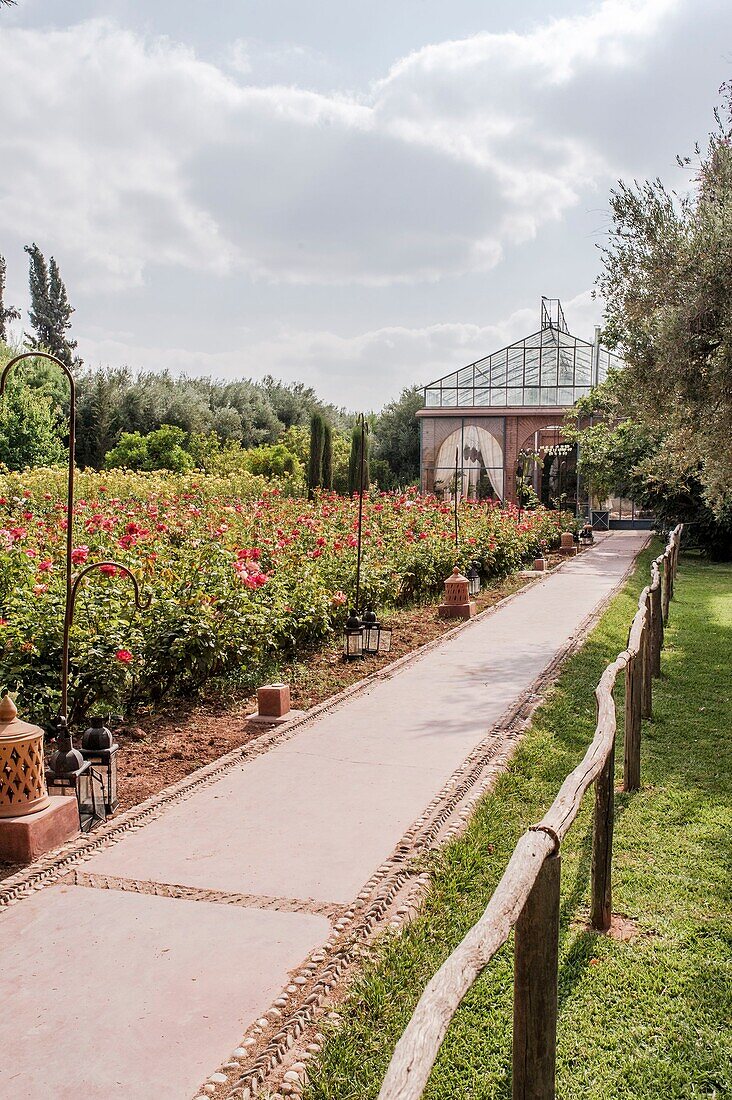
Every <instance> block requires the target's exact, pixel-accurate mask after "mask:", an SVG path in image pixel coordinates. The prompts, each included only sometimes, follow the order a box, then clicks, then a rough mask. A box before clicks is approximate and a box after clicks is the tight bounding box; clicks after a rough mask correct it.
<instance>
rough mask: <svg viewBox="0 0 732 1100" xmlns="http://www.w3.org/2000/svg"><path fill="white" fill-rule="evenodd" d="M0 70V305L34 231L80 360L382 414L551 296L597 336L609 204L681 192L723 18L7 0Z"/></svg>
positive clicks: (727, 67) (453, 2)
mask: <svg viewBox="0 0 732 1100" xmlns="http://www.w3.org/2000/svg"><path fill="white" fill-rule="evenodd" d="M0 74H2V75H1V77H0V79H1V80H2V102H3V123H2V127H0V157H1V161H0V163H1V164H2V171H1V173H0V253H2V254H3V255H4V256H5V258H6V261H7V265H8V286H7V290H6V304H8V303H10V304H13V305H16V306H18V307H20V308H22V309H23V310H27V307H28V292H27V257H26V256H25V254H24V253H23V246H24V245H25V244H27V243H30V242H31V241H35V242H37V244H38V245H39V246H40V247H41V249H42V250H43V252H44V253H45V254H46V255H47V256H49V255H54V256H55V257H56V259H57V261H58V263H59V266H60V268H61V272H62V275H63V277H64V280H65V282H66V286H67V290H68V293H69V298H70V300H71V302H72V304H73V305H74V307H75V311H76V312H75V314H74V317H73V332H72V334H73V336H74V337H75V338H76V339H77V340H78V342H79V351H80V353H81V354H82V356H83V357H84V360H85V361H86V363H87V364H89V365H92V366H96V365H99V364H102V365H106V364H109V365H112V366H121V365H125V364H126V365H128V366H130V367H132V368H135V369H137V368H141V369H143V368H144V369H151V370H160V369H164V368H167V369H169V370H171V371H173V372H175V373H179V372H185V373H188V374H195V375H212V376H214V377H222V378H241V377H245V378H255V379H256V378H261V377H262V376H264V375H265V374H273V375H275V376H276V377H279V378H282V379H283V380H285V381H302V382H305V383H306V384H307V385H311V386H313V387H315V389H316V390H317V391H318V393H319V394H321V395H322V396H323V397H324V398H325V399H327V400H329V401H332V402H333V403H335V404H336V405H339V406H345V407H347V408H349V409H353V410H358V409H377V408H379V407H381V406H382V405H383V404H384V403H386V402H388V401H390V400H393V399H394V398H396V397H397V396H398V394H399V392H400V391H401V389H402V388H403V387H405V386H409V385H413V384H415V383H419V384H426V383H427V382H429V381H431V380H432V379H433V378H438V377H440V376H441V375H443V374H447V373H449V372H450V371H452V370H454V369H456V368H457V367H459V366H461V365H463V364H464V363H468V362H471V361H473V360H475V359H478V358H480V357H482V356H483V355H486V354H489V353H490V352H491V351H495V350H496V349H497V348H499V347H501V346H502V345H503V344H505V343H506V342H508V341H509V340H512V339H517V338H519V337H521V336H524V335H528V334H529V333H530V332H531V331H534V330H535V329H536V328H537V327H538V321H539V304H540V297H541V295H542V294H545V295H547V296H549V297H559V298H561V299H562V302H563V305H564V309H565V314H566V317H567V321H568V323H569V327H570V329H571V331H572V332H574V333H575V334H576V335H578V336H584V337H586V338H591V337H592V330H593V326H594V325H595V324H596V323H599V322H600V321H601V314H602V303H601V302H599V301H597V300H594V299H593V296H592V288H593V284H594V281H595V278H596V276H597V274H598V271H599V267H600V253H599V249H600V247H601V246H602V244H603V242H604V240H605V239H606V234H607V232H608V229H609V225H610V220H609V211H608V198H609V192H610V189H611V187H612V186H613V185H614V183H615V182H616V181H617V180H618V179H625V180H632V179H634V178H638V179H645V178H653V177H656V176H660V177H662V178H663V179H664V181H665V182H666V183H667V184H668V185H669V186H671V187H673V188H676V189H679V190H683V189H685V188H686V187H688V185H689V176H688V173H684V172H683V171H682V170H681V169H679V168H678V167H677V165H676V154H677V153H681V154H684V153H690V152H692V151H693V147H694V143H695V142H697V141H699V142H701V143H702V144H703V142H704V140H705V137H706V135H707V133H708V132H709V130H710V129H711V128H712V126H713V121H714V120H713V109H714V107H715V105H716V104H717V103H718V102H719V96H718V89H719V86H720V84H721V83H722V82H723V81H724V80H726V79H729V78H730V77H732V5H730V3H729V0H597V2H588V0H554V3H553V4H551V5H547V4H545V3H542V4H540V3H538V2H536V0H450V3H445V0H369V2H368V3H363V0H359V2H358V3H355V2H353V0H217V2H216V3H211V2H209V3H204V2H203V0H198V2H197V3H194V2H193V0H153V2H151V0H53V3H49V0H17V5H16V6H15V7H11V8H7V7H4V6H3V7H0ZM27 326H28V321H27V318H26V319H25V327H26V328H27ZM21 333H22V327H21V326H15V335H16V336H17V337H18V338H20V337H21Z"/></svg>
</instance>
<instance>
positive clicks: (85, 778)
mask: <svg viewBox="0 0 732 1100" xmlns="http://www.w3.org/2000/svg"><path fill="white" fill-rule="evenodd" d="M56 738H57V744H58V748H57V749H56V751H55V752H54V753H53V754H52V755H51V758H50V759H49V761H48V768H47V769H46V784H47V786H48V793H49V794H56V795H65V796H67V797H70V798H76V801H77V803H78V806H79V822H80V825H81V831H82V832H83V833H89V832H91V830H92V829H96V828H97V826H98V825H101V824H103V822H104V821H105V820H106V816H107V815H106V812H105V808H104V784H103V783H102V777H101V776H100V775H99V774H98V772H96V771H94V769H93V768H92V766H91V764H90V763H89V761H88V760H85V759H84V757H83V756H82V755H81V753H80V752H79V750H78V749H75V748H74V744H73V741H72V740H71V733H70V731H69V728H68V726H67V724H66V719H65V718H59V719H58V722H57V725H56Z"/></svg>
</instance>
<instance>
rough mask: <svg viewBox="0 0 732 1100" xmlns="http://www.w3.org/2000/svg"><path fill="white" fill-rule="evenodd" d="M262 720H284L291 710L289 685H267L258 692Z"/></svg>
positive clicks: (258, 704) (258, 705)
mask: <svg viewBox="0 0 732 1100" xmlns="http://www.w3.org/2000/svg"><path fill="white" fill-rule="evenodd" d="M257 707H258V712H259V716H260V718H284V716H285V715H286V714H287V713H288V711H289V709H290V685H289V684H265V685H264V686H263V687H261V688H259V690H258V691H257Z"/></svg>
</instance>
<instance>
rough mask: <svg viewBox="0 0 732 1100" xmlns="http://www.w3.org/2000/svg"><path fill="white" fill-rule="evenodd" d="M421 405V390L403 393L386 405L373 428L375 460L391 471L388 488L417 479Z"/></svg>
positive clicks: (412, 389)
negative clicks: (418, 417) (418, 415)
mask: <svg viewBox="0 0 732 1100" xmlns="http://www.w3.org/2000/svg"><path fill="white" fill-rule="evenodd" d="M423 405H424V396H423V393H422V389H421V387H420V386H410V387H409V388H408V389H404V390H402V393H401V396H400V397H399V399H398V400H397V401H392V402H391V403H390V404H389V405H386V406H385V407H384V408H383V409H382V411H381V413H380V414H379V416H377V418H376V423H375V426H374V436H375V447H374V450H375V452H376V457H377V458H380V459H383V460H384V462H386V463H387V465H388V467H389V470H390V471H391V475H392V476H391V484H390V485H387V486H385V488H391V487H392V486H393V485H405V484H411V483H413V482H415V481H417V479H418V478H419V421H418V419H417V412H418V411H419V410H420V409H421V408H422V406H423Z"/></svg>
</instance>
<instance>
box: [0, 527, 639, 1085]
mask: <svg viewBox="0 0 732 1100" xmlns="http://www.w3.org/2000/svg"><path fill="white" fill-rule="evenodd" d="M644 541H645V535H644V534H643V533H633V532H618V533H615V534H613V535H611V536H608V537H607V538H605V539H603V540H602V541H601V542H600V543H599V544H598V545H597V546H596V547H595V548H594V549H593V550H591V551H590V552H588V553H586V554H583V555H582V556H581V557H579V558H576V559H574V560H572V561H570V562H568V563H567V564H566V565H565V566H564V567H563V568H562V569H561V570H559V571H558V572H557V573H555V574H552V575H550V576H548V577H547V578H546V579H545V580H542V581H540V582H538V583H536V584H534V585H532V586H530V587H528V588H527V589H525V590H523V591H522V592H521V593H520V594H519V595H518V596H516V597H515V598H514V599H512V600H510V601H508V602H507V603H505V604H503V605H501V606H500V607H499V608H498V609H497V610H496V611H495V612H493V613H492V614H488V615H485V616H484V617H482V618H480V619H478V620H476V621H474V622H473V623H471V624H470V625H469V626H467V627H466V628H465V629H464V630H461V631H460V632H458V633H457V634H456V635H455V636H453V637H451V638H450V639H448V640H446V641H444V642H442V643H441V644H439V645H437V646H435V647H433V648H430V649H428V650H427V651H426V652H425V653H423V654H422V655H420V656H419V657H418V658H417V659H415V660H413V661H412V662H411V663H407V664H406V665H405V666H404V667H402V668H400V669H399V670H398V671H397V672H396V673H395V674H394V675H393V676H391V677H390V678H387V679H383V680H377V681H375V682H374V684H373V685H372V686H371V687H370V688H369V689H368V690H367V691H365V692H362V693H360V694H357V695H356V696H354V697H351V698H347V699H345V700H344V701H343V702H342V703H340V704H339V705H338V706H337V707H335V708H334V709H333V710H330V711H327V712H325V713H322V714H320V715H319V716H317V717H316V718H315V719H314V720H313V721H312V722H310V723H307V724H305V725H304V726H302V728H301V729H300V730H298V731H297V732H295V733H294V735H293V736H292V737H291V738H290V739H289V740H287V741H284V742H282V743H280V744H276V745H275V746H273V747H272V748H271V749H270V750H269V751H268V752H265V753H263V754H262V755H260V756H258V757H256V758H254V759H252V760H250V761H247V762H244V763H242V764H241V765H237V766H235V767H233V768H232V769H230V770H229V771H227V772H226V773H225V774H224V775H223V776H222V777H221V778H220V779H219V780H217V781H216V782H213V783H211V784H210V785H208V786H202V787H200V788H198V789H196V790H194V791H193V792H192V793H191V794H190V795H189V796H188V797H186V798H184V799H183V800H181V801H179V802H175V803H173V804H171V805H170V807H169V808H168V809H167V810H166V811H165V812H164V813H163V814H162V815H161V816H159V817H157V818H155V819H153V820H151V821H150V823H149V824H147V825H145V826H144V827H143V828H141V829H138V830H136V831H133V832H129V833H126V834H123V835H122V836H121V838H120V839H119V841H118V842H117V843H115V844H114V845H112V846H111V847H109V848H106V849H103V850H101V851H100V852H99V853H98V854H96V855H95V856H94V857H93V858H92V859H90V860H88V861H86V862H84V863H83V864H81V865H80V868H81V870H83V871H84V872H85V873H87V874H90V875H95V874H99V875H112V876H118V877H120V878H123V879H130V880H136V881H140V880H141V881H143V882H145V883H159V884H167V885H170V886H183V887H189V888H192V889H191V890H190V891H189V895H188V897H186V898H178V897H164V896H152V895H150V894H146V895H141V894H136V893H130V892H124V891H122V890H102V889H97V888H90V887H87V886H75V885H65V884H56V885H51V886H49V887H47V888H45V889H42V890H40V891H39V892H37V893H35V894H33V895H31V896H30V897H28V898H26V899H24V900H22V901H20V902H18V903H17V904H16V905H14V906H13V907H12V908H10V909H9V910H7V911H6V912H4V913H2V911H1V910H0V913H2V915H0V998H1V999H0V1003H1V1004H2V1005H3V1013H2V1015H3V1019H2V1041H3V1052H4V1072H3V1074H2V1077H0V1098H3V1100H4V1098H8V1100H10V1098H11V1097H12V1098H17V1100H47V1098H49V1097H54V1098H55V1100H67V1098H69V1100H70V1098H71V1097H73V1098H74V1100H76V1098H77V1097H79V1096H84V1097H85V1098H86V1100H112V1098H116V1097H123V1098H126V1100H133V1098H137V1097H142V1096H146V1097H154V1098H155V1100H189V1098H190V1097H191V1096H193V1095H194V1094H197V1090H198V1087H199V1086H200V1085H201V1083H202V1082H203V1081H204V1080H205V1079H206V1077H207V1076H208V1075H209V1074H211V1073H212V1072H213V1071H214V1070H215V1069H216V1067H217V1066H218V1065H220V1064H221V1063H222V1061H225V1060H226V1059H227V1057H228V1056H229V1054H230V1053H231V1051H232V1050H233V1049H234V1048H235V1047H236V1046H237V1043H238V1042H239V1040H240V1037H241V1035H242V1033H243V1031H244V1030H245V1029H246V1028H247V1027H248V1026H249V1025H250V1024H251V1022H252V1021H253V1020H254V1019H256V1017H257V1016H258V1015H260V1014H261V1013H262V1012H263V1011H264V1010H265V1009H266V1008H267V1007H268V1006H269V1005H271V1003H272V1000H273V998H275V997H277V996H278V993H279V991H280V990H281V989H282V988H283V987H284V986H285V985H286V984H287V982H288V974H289V973H290V972H291V971H292V970H293V969H295V968H297V967H298V966H299V965H301V963H302V961H303V959H304V958H305V957H306V955H307V954H308V953H309V952H311V951H313V950H314V949H316V948H317V947H319V946H321V945H322V944H323V943H324V942H325V940H326V939H327V938H328V936H329V934H330V931H331V923H330V920H329V918H328V916H327V915H325V914H327V913H328V911H329V908H328V907H329V906H332V907H333V909H336V910H342V908H343V907H344V906H346V905H348V904H349V903H351V902H352V901H353V900H354V898H355V897H356V895H357V894H358V892H359V891H360V890H361V888H362V886H363V884H364V883H365V882H366V880H367V879H369V877H370V876H371V875H372V874H373V872H374V871H375V870H376V868H377V867H378V866H379V865H380V864H382V863H383V862H384V860H386V859H387V858H388V857H389V856H390V855H391V854H392V852H393V850H394V848H395V846H396V845H397V843H398V842H399V840H400V838H401V837H402V836H403V834H404V833H405V832H406V830H407V829H408V828H409V826H410V825H411V824H412V823H413V822H414V821H415V820H416V818H418V817H419V816H420V814H421V813H422V811H423V810H424V809H425V807H426V806H427V804H428V803H429V802H430V801H431V799H432V798H433V797H434V796H435V794H436V793H437V792H438V791H439V790H440V789H441V788H442V786H443V785H444V784H445V782H446V781H447V780H448V778H449V777H450V775H451V774H452V772H453V771H454V770H455V769H456V768H457V767H458V766H459V765H460V764H461V762H462V761H463V760H464V759H465V757H466V756H467V755H468V754H469V753H470V752H471V751H472V750H473V749H474V748H475V746H476V745H478V744H479V743H480V742H481V741H482V740H483V738H484V737H485V736H486V734H487V732H488V731H489V730H490V728H491V726H492V725H493V724H494V723H495V722H496V721H497V720H498V718H499V717H500V716H501V715H502V713H503V712H504V711H505V710H506V708H507V707H508V706H509V705H510V703H511V702H512V700H514V699H516V698H517V697H518V696H520V695H521V694H522V692H524V691H526V690H527V688H529V687H530V685H531V684H532V683H533V682H534V680H535V679H536V678H537V676H538V675H539V674H540V673H541V671H542V670H543V669H545V668H546V666H547V665H548V664H549V663H550V662H551V661H552V659H553V658H554V657H555V656H556V655H557V653H558V652H560V651H561V649H562V648H563V647H564V645H565V644H566V642H567V640H568V638H570V637H571V636H572V635H573V634H574V633H575V632H576V630H577V629H578V627H579V626H580V625H581V624H582V623H583V621H584V620H585V619H586V618H587V616H588V615H590V614H591V613H592V612H593V610H594V609H595V608H596V607H597V606H598V604H600V602H601V601H602V600H604V599H605V598H606V597H607V596H608V595H609V593H610V592H611V591H612V590H613V589H614V588H615V587H616V586H617V585H618V583H619V581H620V579H621V578H622V577H623V575H624V574H625V572H626V570H627V569H628V567H629V566H630V564H631V562H632V560H633V558H634V556H635V555H636V554H637V553H638V551H639V550H640V549H641V547H642V545H643V543H644ZM196 889H198V890H217V891H227V892H231V893H236V894H245V895H250V897H249V898H248V899H246V901H245V903H244V904H236V905H225V904H220V903H215V902H212V901H209V900H206V899H205V898H204V897H203V896H202V895H201V896H200V897H198V896H196ZM278 905H281V907H282V908H281V909H279V911H278V909H277V906H278ZM288 907H289V908H291V909H295V910H297V911H290V912H288V911H282V909H287V908H288Z"/></svg>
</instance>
